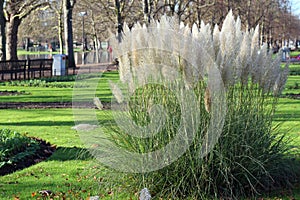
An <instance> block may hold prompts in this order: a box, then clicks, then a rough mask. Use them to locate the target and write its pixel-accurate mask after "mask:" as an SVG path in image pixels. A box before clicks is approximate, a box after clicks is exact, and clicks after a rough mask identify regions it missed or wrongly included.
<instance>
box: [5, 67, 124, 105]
mask: <svg viewBox="0 0 300 200" xmlns="http://www.w3.org/2000/svg"><path fill="white" fill-rule="evenodd" d="M99 77H101V78H100V79H99V78H91V79H86V80H80V82H81V83H82V84H80V86H81V87H83V88H85V87H87V88H88V87H89V83H90V82H93V81H94V80H95V79H99V82H98V86H97V91H96V95H97V96H98V97H99V98H100V99H101V101H104V102H105V101H110V100H111V97H112V95H111V92H110V89H109V85H108V80H112V81H116V80H118V77H119V76H118V74H117V73H116V72H111V73H109V74H101V73H99ZM47 83H48V82H47V81H46V84H47ZM21 84H24V83H22V82H21V83H18V82H16V83H15V84H14V85H16V86H12V85H11V84H9V85H5V83H0V91H17V92H23V93H22V94H21V95H11V96H1V98H0V102H61V103H62V102H72V95H73V88H72V87H73V86H74V81H55V82H49V83H48V84H49V86H51V87H46V86H42V87H34V86H30V87H29V86H19V85H21ZM25 84H26V83H25ZM44 85H45V84H44ZM86 91H87V92H89V90H86Z"/></svg>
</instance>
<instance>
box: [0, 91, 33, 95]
mask: <svg viewBox="0 0 300 200" xmlns="http://www.w3.org/2000/svg"><path fill="white" fill-rule="evenodd" d="M24 94H28V93H26V92H24V91H21V92H18V91H16V90H13V91H8V90H5V91H0V96H16V95H24Z"/></svg>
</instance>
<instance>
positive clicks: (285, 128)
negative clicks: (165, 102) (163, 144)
mask: <svg viewBox="0 0 300 200" xmlns="http://www.w3.org/2000/svg"><path fill="white" fill-rule="evenodd" d="M117 79H118V74H117V73H108V74H104V75H103V76H102V79H101V80H100V81H99V84H98V87H97V92H96V95H97V96H99V98H100V99H102V100H104V101H109V100H110V98H111V92H110V89H109V86H108V83H107V80H117ZM297 81H298V82H299V83H300V79H299V76H290V77H289V80H288V83H287V87H289V86H290V85H293V84H294V83H295V82H297ZM87 84H88V81H87ZM1 90H18V91H19V90H20V91H21V90H24V91H26V92H29V93H30V95H19V96H7V97H0V102H59V101H65V102H71V100H72V91H73V90H72V88H39V87H37V88H35V87H19V86H1V87H0V91H1ZM286 92H300V91H299V90H298V89H287V90H286V91H285V93H286ZM109 113H110V111H97V117H98V119H99V120H107V116H109ZM278 123H279V124H280V131H281V132H285V133H287V135H289V136H291V137H292V138H293V145H295V146H296V145H299V144H300V100H299V99H298V100H295V99H290V98H280V101H279V105H278V109H277V112H276V115H275V121H274V126H276V125H277V124H278ZM73 126H74V118H73V112H72V109H71V108H68V109H6V110H1V115H0V128H10V129H12V130H16V131H18V132H20V133H23V134H27V135H29V136H35V137H40V138H42V139H44V140H47V141H49V142H51V143H52V144H55V145H57V151H56V152H55V153H54V154H53V155H52V156H51V157H50V158H49V159H48V160H47V161H44V162H41V163H39V164H36V165H34V166H31V167H29V168H27V169H24V170H21V171H18V172H15V173H13V174H10V175H6V176H2V177H0V199H13V198H16V199H18V198H19V199H37V198H38V197H40V195H39V194H38V191H40V190H51V191H52V192H53V193H54V194H55V196H56V197H57V199H63V198H65V199H80V198H81V199H86V198H87V197H89V196H95V195H99V196H102V199H111V198H114V199H130V198H132V199H137V197H136V196H137V195H136V194H135V193H136V192H137V191H131V193H127V192H126V191H124V190H123V188H122V184H124V183H125V182H120V183H114V182H112V181H110V180H109V177H110V176H109V174H108V173H109V171H108V170H107V169H105V167H103V166H101V165H99V164H97V163H96V162H95V160H94V159H92V158H91V157H90V156H89V154H88V153H86V150H85V149H84V146H83V144H82V142H81V140H80V135H79V134H78V133H77V132H76V131H75V130H73V129H71V127H73ZM298 150H299V149H298ZM125 184H130V183H125ZM283 196H284V197H282V198H281V195H276V198H270V199H278V198H281V199H290V195H286V194H284V195H283ZM293 196H294V198H295V199H300V187H299V186H298V187H297V189H295V190H294V194H293ZM17 197H18V198H17Z"/></svg>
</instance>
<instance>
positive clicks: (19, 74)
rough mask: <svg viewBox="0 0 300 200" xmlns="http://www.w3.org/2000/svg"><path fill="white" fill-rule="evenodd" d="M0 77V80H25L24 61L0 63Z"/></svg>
mask: <svg viewBox="0 0 300 200" xmlns="http://www.w3.org/2000/svg"><path fill="white" fill-rule="evenodd" d="M9 75H10V76H9ZM7 76H8V77H7ZM0 77H1V80H14V79H25V78H26V60H15V61H0Z"/></svg>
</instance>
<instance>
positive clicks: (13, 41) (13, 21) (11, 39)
mask: <svg viewBox="0 0 300 200" xmlns="http://www.w3.org/2000/svg"><path fill="white" fill-rule="evenodd" d="M20 24H21V19H20V18H19V17H17V16H15V17H11V18H10V20H9V21H8V22H7V30H6V59H7V60H18V56H17V46H18V29H19V26H20Z"/></svg>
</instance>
